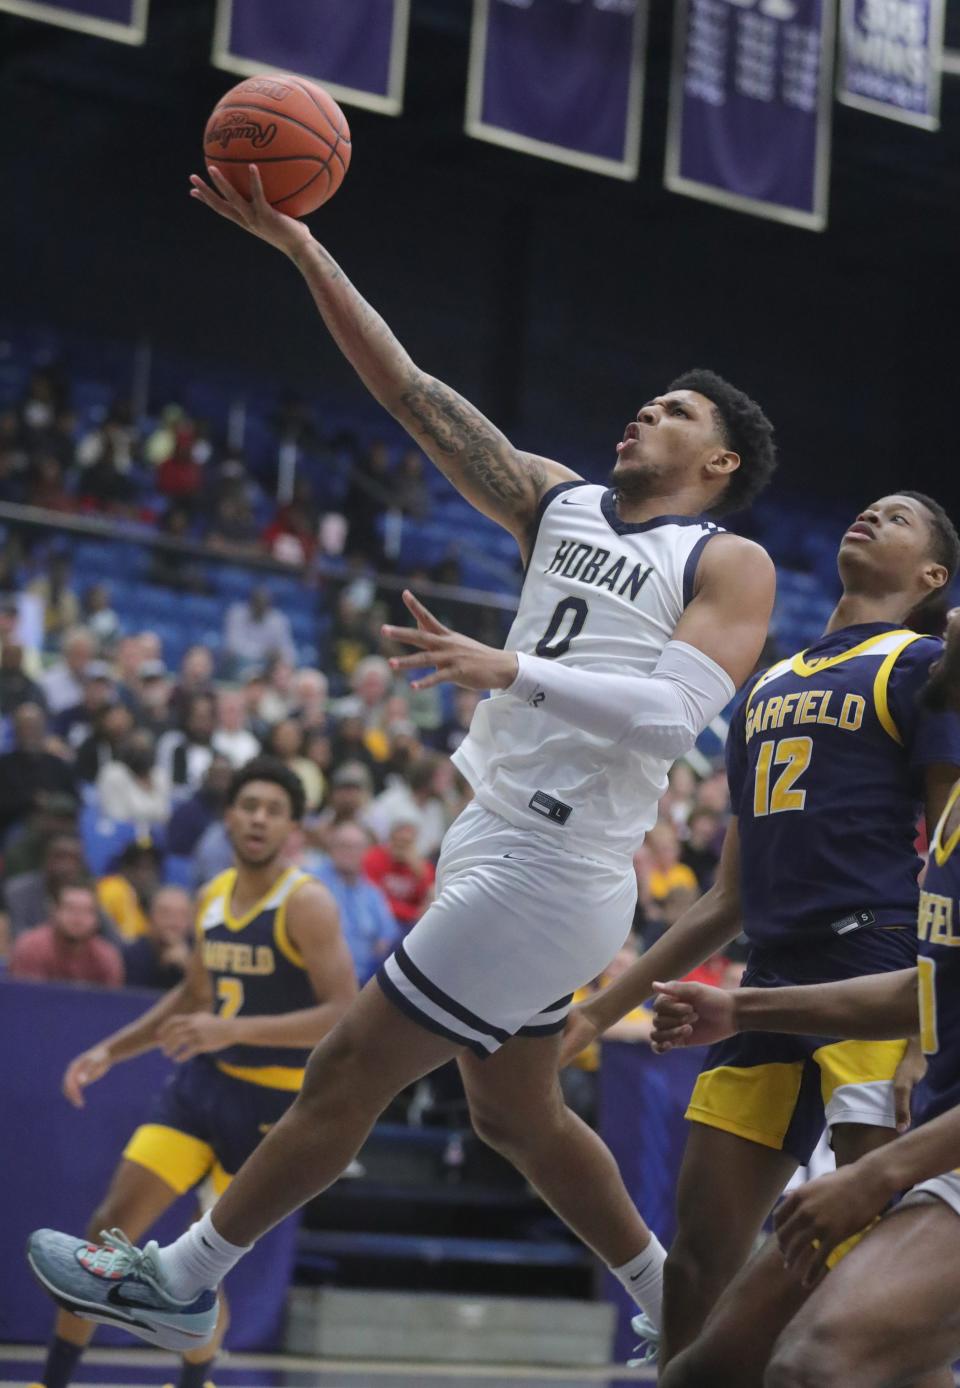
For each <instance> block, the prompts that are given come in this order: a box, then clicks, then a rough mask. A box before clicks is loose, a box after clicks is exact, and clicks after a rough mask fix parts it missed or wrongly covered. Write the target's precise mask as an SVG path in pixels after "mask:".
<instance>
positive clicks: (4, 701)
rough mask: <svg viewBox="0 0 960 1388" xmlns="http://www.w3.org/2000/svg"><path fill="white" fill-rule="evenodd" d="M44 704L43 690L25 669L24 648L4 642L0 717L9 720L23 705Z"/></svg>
mask: <svg viewBox="0 0 960 1388" xmlns="http://www.w3.org/2000/svg"><path fill="white" fill-rule="evenodd" d="M43 703H44V698H43V690H42V689H41V687H40V685H39V684H37V682H36V680H32V679H31V678H30V676H29V675H28V674H27V673H26V671H25V670H24V668H23V647H22V646H18V645H15V644H14V642H12V641H4V643H3V649H2V650H0V716H2V717H4V718H8V717H9V716H10V714H11V713H13V711H14V709H18V708H19V707H20V705H21V704H37V705H38V706H40V707H42V706H43Z"/></svg>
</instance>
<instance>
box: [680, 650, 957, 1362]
mask: <svg viewBox="0 0 960 1388" xmlns="http://www.w3.org/2000/svg"><path fill="white" fill-rule="evenodd" d="M951 647H952V648H953V656H954V659H953V661H952V665H953V669H952V671H950V670H948V669H947V668H946V666H947V664H948V663H949V662H944V668H943V669H941V671H940V682H941V685H942V687H943V688H944V689H945V690H946V691H948V692H949V693H950V697H951V702H952V703H953V705H954V707H960V698H958V697H957V696H958V693H960V659H958V658H957V657H960V643H956V642H953V641H952V642H951ZM958 844H960V782H958V783H957V785H956V786H955V787H954V789H953V791H952V793H951V795H950V798H949V800H948V802H947V806H946V808H945V810H944V813H943V817H942V819H941V820H940V823H939V824H938V826H937V828H936V831H935V833H934V835H933V838H932V842H931V846H930V859H929V863H928V867H927V873H926V878H925V881H924V886H923V890H922V892H921V894H920V909H919V915H918V927H917V936H918V945H917V950H918V961H917V962H918V966H919V967H918V968H917V969H911V970H904V971H901V972H896V973H889V974H884V975H880V976H875V977H871V978H859V979H852V980H850V981H846V982H838V983H831V984H828V985H826V986H824V987H813V988H812V987H809V986H807V987H797V988H779V989H758V988H743V989H740V990H737V991H736V992H732V993H728V992H726V991H725V990H721V989H705V988H702V987H701V986H700V985H695V984H694V985H691V984H666V985H664V990H665V991H664V993H662V994H661V995H660V996H659V997H658V999H657V1022H656V1030H655V1036H656V1037H658V1038H659V1039H658V1041H657V1045H658V1047H659V1048H660V1049H670V1048H671V1047H672V1046H674V1045H696V1044H703V1043H704V1042H707V1041H712V1042H718V1041H720V1040H722V1039H723V1038H726V1037H729V1036H732V1035H734V1034H735V1033H736V1032H737V1031H749V1030H752V1029H754V1028H757V1027H761V1028H763V1029H767V1028H776V1029H777V1030H779V1031H781V1032H799V1033H814V1032H819V1033H821V1034H822V1033H826V1034H833V1035H843V1036H848V1037H857V1038H862V1039H863V1038H866V1039H875V1038H884V1037H890V1036H892V1035H894V1034H896V1033H897V1032H900V1033H901V1034H903V1033H911V1032H916V1031H917V1030H919V1032H920V1038H921V1041H922V1045H923V1050H924V1052H925V1054H926V1055H927V1057H928V1060H929V1068H928V1070H927V1073H926V1076H925V1078H924V1081H923V1084H922V1086H921V1089H920V1091H919V1094H918V1103H917V1109H918V1116H917V1126H916V1128H915V1131H914V1132H912V1133H910V1134H909V1135H908V1136H906V1137H903V1138H900V1139H899V1140H898V1141H897V1142H895V1143H891V1144H887V1145H885V1146H883V1147H880V1148H877V1149H876V1150H874V1151H873V1152H871V1153H869V1154H867V1155H866V1156H864V1157H862V1158H861V1159H860V1160H859V1161H857V1162H854V1163H853V1164H852V1165H848V1166H845V1167H842V1168H840V1169H839V1170H838V1171H837V1172H836V1173H834V1174H832V1175H829V1176H824V1177H821V1178H820V1179H818V1180H816V1181H812V1182H810V1183H809V1184H808V1185H805V1186H803V1187H801V1188H800V1189H798V1190H796V1191H794V1192H793V1193H792V1194H791V1195H789V1196H788V1197H787V1198H786V1200H784V1202H783V1204H782V1205H781V1206H780V1207H779V1209H778V1210H777V1213H776V1216H775V1225H776V1230H777V1240H778V1242H779V1247H777V1243H776V1242H773V1241H771V1243H770V1244H768V1245H767V1247H766V1248H765V1249H764V1250H763V1251H762V1252H761V1253H760V1254H759V1255H758V1257H757V1258H756V1259H755V1260H754V1262H753V1263H751V1264H750V1265H748V1267H747V1268H746V1269H745V1270H744V1271H743V1273H742V1274H741V1275H740V1276H739V1277H738V1278H737V1279H736V1280H735V1281H734V1283H733V1284H732V1285H731V1287H730V1288H729V1289H728V1291H727V1292H726V1294H725V1295H724V1296H723V1297H722V1298H721V1300H720V1302H719V1303H718V1305H717V1307H716V1310H715V1311H714V1314H713V1316H712V1317H711V1318H710V1322H709V1324H708V1326H707V1327H706V1329H705V1330H704V1333H703V1335H702V1337H701V1340H700V1341H698V1342H697V1344H696V1345H694V1346H693V1347H692V1348H691V1349H689V1350H688V1351H687V1352H686V1353H685V1354H681V1355H680V1356H679V1357H678V1358H676V1359H675V1360H674V1361H673V1363H672V1364H671V1366H670V1368H669V1369H668V1370H667V1372H666V1374H665V1375H664V1377H663V1379H662V1380H661V1381H662V1383H664V1384H665V1385H667V1388H675V1385H677V1384H684V1383H694V1382H695V1383H697V1384H698V1385H704V1388H709V1385H710V1384H713V1383H716V1384H720V1383H725V1382H727V1381H729V1378H730V1375H731V1374H734V1375H735V1377H736V1381H737V1383H738V1384H741V1385H743V1388H751V1385H756V1388H760V1385H761V1383H762V1384H764V1385H766V1388H806V1385H812V1384H817V1385H822V1386H823V1388H841V1385H842V1388H868V1385H869V1388H885V1386H888V1388H893V1385H894V1384H897V1385H906V1384H909V1385H921V1384H922V1385H923V1388H941V1385H942V1388H949V1385H951V1384H952V1383H953V1373H952V1370H951V1369H950V1368H949V1365H950V1364H951V1363H952V1362H953V1361H954V1360H956V1358H957V1357H958V1356H960V1317H958V1314H957V1304H958V1301H960V1258H958V1257H957V1228H958V1226H957V1225H955V1224H954V1222H953V1221H954V1219H955V1218H957V1216H958V1215H960V1170H958V1169H957V1168H958V1166H960V1106H958V1105H960V1022H958V1020H957V1017H958V1012H957V1006H956V1003H957V988H958V986H960V977H958V974H957V970H958V956H957V944H958V942H960V934H958V922H960V914H958V913H960V853H958V852H957V846H958ZM918 985H919V987H918ZM903 1191H907V1194H906V1196H905V1197H904V1198H903V1199H902V1200H901V1201H900V1203H899V1204H898V1205H897V1206H896V1208H895V1209H894V1210H893V1211H891V1212H889V1213H887V1214H884V1211H885V1210H888V1209H889V1206H890V1203H891V1202H892V1201H893V1200H895V1199H896V1198H897V1196H899V1195H900V1194H901V1192H903ZM881 1215H883V1218H882V1219H881V1220H880V1222H879V1223H877V1220H878V1217H879V1216H881ZM864 1231H865V1232H864ZM828 1268H829V1269H831V1271H830V1273H829V1277H828V1278H827V1279H826V1281H822V1280H821V1279H822V1277H823V1274H824V1271H825V1270H826V1269H828ZM811 1288H815V1290H814V1291H813V1294H812V1296H809V1300H806V1298H807V1296H808V1295H809V1292H810V1289H811ZM804 1302H806V1304H804ZM798 1308H800V1309H798ZM794 1312H796V1314H795V1315H794ZM791 1316H792V1317H793V1319H792V1320H791V1319H790V1317H791ZM788 1322H789V1324H787V1323H788ZM785 1324H786V1326H787V1328H786V1329H785V1330H784V1329H783V1327H784V1325H785ZM781 1332H782V1333H781ZM771 1348H772V1349H773V1353H772V1360H770V1362H769V1365H768V1356H769V1355H770V1352H771Z"/></svg>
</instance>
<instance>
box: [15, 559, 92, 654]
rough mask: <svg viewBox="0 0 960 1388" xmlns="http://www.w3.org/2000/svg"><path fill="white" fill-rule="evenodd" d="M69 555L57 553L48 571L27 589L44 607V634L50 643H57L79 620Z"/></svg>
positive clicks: (47, 565) (77, 602) (48, 564)
mask: <svg viewBox="0 0 960 1388" xmlns="http://www.w3.org/2000/svg"><path fill="white" fill-rule="evenodd" d="M70 567H71V559H70V555H69V554H68V553H66V552H64V551H56V552H54V553H53V554H51V555H49V556H48V558H47V562H46V571H45V572H44V573H43V574H41V575H40V577H39V578H35V579H34V580H33V582H32V583H31V584H30V585H29V587H28V588H27V592H28V593H33V594H34V596H35V597H38V598H39V599H40V601H41V602H42V603H43V632H44V636H45V637H46V639H47V640H48V641H58V640H59V639H60V638H61V637H62V636H63V634H64V632H66V631H67V630H68V629H69V628H70V627H72V626H76V624H77V622H78V621H79V620H80V602H79V599H78V598H77V595H76V593H75V592H74V591H73V589H72V587H71V586H70Z"/></svg>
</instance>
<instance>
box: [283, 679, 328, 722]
mask: <svg viewBox="0 0 960 1388" xmlns="http://www.w3.org/2000/svg"><path fill="white" fill-rule="evenodd" d="M290 692H291V696H292V698H293V708H292V709H291V713H292V715H293V717H294V718H296V720H297V722H298V723H300V724H301V726H302V727H304V728H306V729H308V730H309V731H311V732H312V731H314V730H316V731H322V732H326V730H327V723H328V719H327V697H328V694H329V684H328V682H327V677H326V675H324V674H322V673H321V672H320V671H319V670H310V669H307V668H303V669H300V670H296V671H295V672H294V676H293V680H292V682H291V690H290Z"/></svg>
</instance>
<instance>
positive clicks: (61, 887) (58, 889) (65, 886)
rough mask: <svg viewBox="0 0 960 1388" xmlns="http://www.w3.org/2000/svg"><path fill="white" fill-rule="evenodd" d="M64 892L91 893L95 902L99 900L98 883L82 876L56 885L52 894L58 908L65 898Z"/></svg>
mask: <svg viewBox="0 0 960 1388" xmlns="http://www.w3.org/2000/svg"><path fill="white" fill-rule="evenodd" d="M64 892H89V893H90V895H91V896H92V897H93V899H94V901H96V899H97V887H96V883H95V882H94V881H93V879H92V878H91V877H84V876H82V875H80V876H78V875H76V874H74V875H73V876H72V877H68V878H66V880H65V881H62V882H56V883H54V886H53V889H52V891H51V893H50V894H51V896H52V897H53V899H54V901H55V902H56V903H57V905H58V906H59V904H60V902H61V900H62V898H63V894H64Z"/></svg>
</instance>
